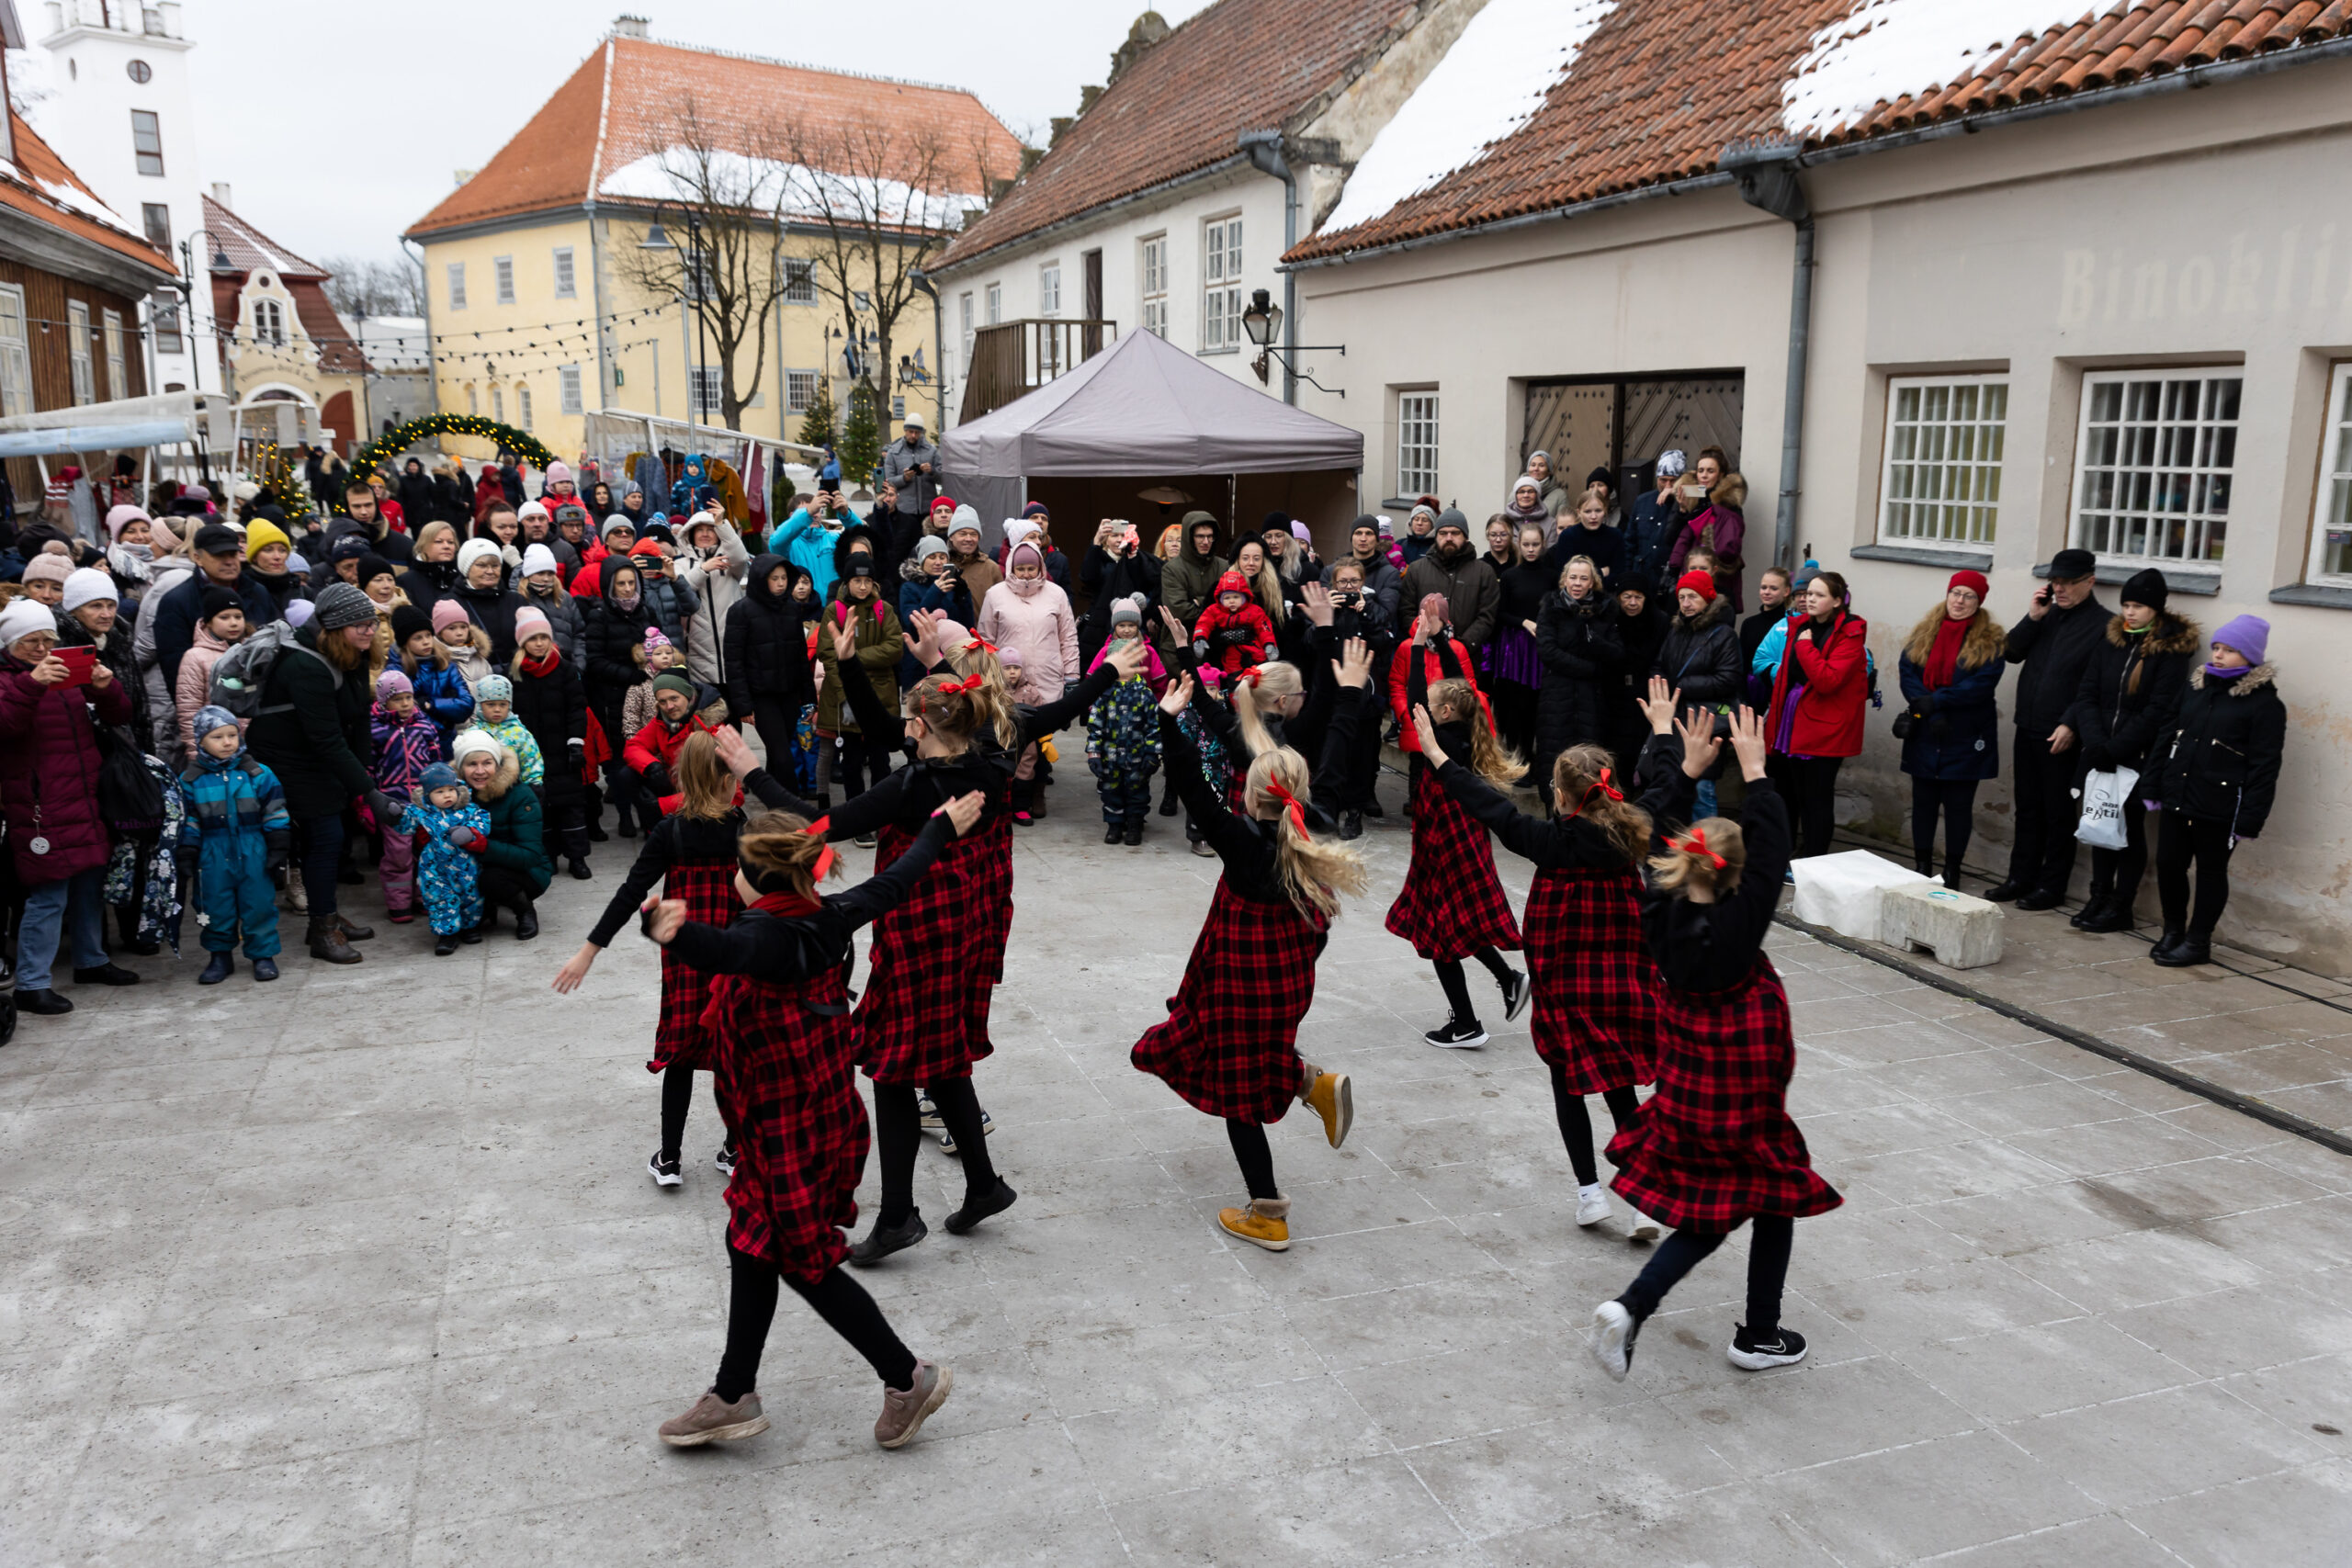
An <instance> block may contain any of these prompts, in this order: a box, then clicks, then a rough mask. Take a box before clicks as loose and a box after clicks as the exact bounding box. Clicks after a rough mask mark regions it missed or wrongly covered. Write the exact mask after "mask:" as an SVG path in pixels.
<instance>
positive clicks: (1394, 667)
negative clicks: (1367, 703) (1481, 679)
mask: <svg viewBox="0 0 2352 1568" xmlns="http://www.w3.org/2000/svg"><path fill="white" fill-rule="evenodd" d="M1446 640H1448V641H1449V642H1452V643H1453V663H1454V667H1455V668H1456V669H1458V670H1460V671H1462V679H1463V680H1464V681H1467V682H1470V689H1471V690H1472V691H1474V692H1476V691H1478V668H1477V666H1476V665H1475V664H1473V663H1471V662H1470V650H1469V649H1466V648H1464V647H1463V646H1462V642H1461V640H1460V639H1459V638H1455V637H1449V638H1447V639H1446ZM1412 658H1413V645H1412V644H1411V643H1409V642H1406V643H1400V644H1398V645H1397V657H1396V658H1394V659H1392V660H1389V661H1388V711H1389V712H1391V713H1393V714H1395V715H1396V716H1397V723H1398V724H1399V725H1400V726H1401V727H1402V733H1401V735H1400V736H1399V739H1398V742H1397V743H1398V744H1399V745H1401V746H1402V747H1403V748H1404V749H1405V750H1407V751H1408V752H1412V753H1416V754H1418V753H1419V750H1420V749H1421V738H1420V737H1419V735H1417V734H1415V733H1414V732H1413V698H1412V695H1411V692H1412V688H1411V686H1410V685H1409V684H1408V682H1409V681H1410V680H1411V676H1412V669H1413V665H1412ZM1421 660H1422V666H1421V668H1422V671H1423V672H1424V674H1425V676H1426V677H1427V680H1428V682H1429V684H1430V685H1432V686H1434V685H1436V684H1437V683H1438V682H1440V681H1442V680H1444V679H1445V678H1446V675H1445V666H1444V664H1443V663H1442V661H1441V660H1439V659H1438V656H1437V649H1435V648H1434V647H1431V646H1430V645H1428V644H1423V645H1422V647H1421ZM1478 705H1479V706H1480V707H1482V708H1485V709H1486V710H1487V722H1488V723H1490V724H1491V723H1492V722H1493V721H1494V709H1493V707H1492V706H1491V705H1489V704H1488V703H1487V694H1486V693H1484V692H1478ZM1463 760H1464V761H1468V759H1467V758H1464V759H1463Z"/></svg>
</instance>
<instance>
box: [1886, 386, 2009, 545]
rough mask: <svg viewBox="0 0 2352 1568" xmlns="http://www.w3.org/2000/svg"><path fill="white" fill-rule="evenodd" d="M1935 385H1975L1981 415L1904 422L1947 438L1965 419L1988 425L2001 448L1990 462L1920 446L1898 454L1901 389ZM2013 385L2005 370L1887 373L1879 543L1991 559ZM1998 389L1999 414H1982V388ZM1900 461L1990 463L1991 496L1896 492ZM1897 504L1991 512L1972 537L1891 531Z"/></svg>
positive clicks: (1943, 466) (1970, 424)
mask: <svg viewBox="0 0 2352 1568" xmlns="http://www.w3.org/2000/svg"><path fill="white" fill-rule="evenodd" d="M1935 389H1945V390H1947V391H1952V390H1957V389H1973V390H1975V391H1976V392H1977V393H1978V394H1979V398H1980V400H1979V403H1978V409H1979V413H1978V416H1977V417H1974V418H1972V419H1970V420H1967V421H1965V422H1962V421H1958V420H1955V419H1952V418H1949V417H1947V418H1944V419H1941V420H1939V421H1933V422H1930V421H1926V420H1911V421H1907V422H1903V423H1908V424H1910V425H1911V426H1913V427H1914V428H1916V429H1919V430H1928V429H1933V430H1937V431H1939V432H1940V433H1943V434H1945V435H1946V437H1947V441H1948V440H1949V433H1950V432H1951V431H1952V430H1954V429H1956V428H1961V427H1962V426H1963V424H1964V426H1965V427H1966V428H1968V429H1970V430H1972V431H1978V432H1981V431H1984V430H1986V429H1990V430H1992V431H1994V432H1996V437H1995V439H1996V442H1997V445H1998V447H1999V451H1998V453H1997V455H1996V456H1995V457H1993V458H1992V459H1991V460H1990V461H1989V462H1988V461H1986V460H1985V459H1983V458H1981V457H1972V458H1965V459H1962V458H1955V457H1950V456H1939V457H1921V456H1919V455H1918V454H1917V452H1916V451H1915V452H1914V454H1913V455H1911V456H1909V457H1902V456H1898V454H1897V449H1896V448H1897V442H1896V425H1897V423H1898V420H1897V413H1896V411H1897V409H1898V408H1899V407H1900V406H1901V403H1902V399H1903V394H1904V393H1905V392H1912V391H1917V392H1920V393H1923V394H1924V393H1927V392H1929V391H1932V390H1935ZM2011 390H2012V389H2011V387H2010V384H2009V373H2008V372H2007V371H2006V370H1986V371H1981V372H1980V371H1968V372H1950V373H1943V374H1929V375H1924V376H1890V377H1888V378H1886V417H1885V420H1884V421H1883V423H1882V425H1881V427H1880V432H1879V434H1880V441H1879V468H1878V513H1877V516H1876V518H1875V519H1874V521H1873V525H1872V526H1873V529H1874V532H1873V535H1872V540H1873V542H1874V543H1876V544H1878V545H1881V546H1886V547H1894V548H1897V549H1935V550H1966V551H1970V552H1972V553H1981V554H1983V555H1984V556H1985V558H1987V559H1990V558H1991V557H1992V554H1993V544H1994V541H1995V540H1996V538H1997V537H1999V533H2000V512H2001V498H2000V484H2001V471H2002V469H2003V468H2004V466H2005V465H2006V464H2007V460H2008V400H2009V393H2010V391H2011ZM1994 392H1997V393H1998V395H1999V401H2000V416H1999V418H1998V419H1987V418H1985V417H1984V416H1983V413H1982V410H1983V406H1984V402H1985V400H1986V399H1985V394H1987V393H1994ZM1944 450H1945V452H1946V453H1949V451H1950V446H1949V445H1947V446H1946V447H1945V448H1944ZM1898 463H1901V464H1907V465H1909V466H1911V467H1912V468H1917V469H1928V468H1933V469H1936V470H1939V472H1949V471H1950V470H1951V469H1953V468H1960V467H1968V468H1976V469H1989V470H1990V471H1991V474H1992V482H1993V497H1992V499H1991V500H1990V501H1989V502H1987V501H1983V500H1975V499H1971V500H1954V499H1952V498H1950V497H1946V496H1923V495H1920V494H1917V493H1916V492H1915V493H1911V494H1905V495H1900V496H1898V495H1896V494H1895V493H1894V491H1895V474H1894V470H1895V466H1896V465H1897V464H1898ZM1895 506H1910V507H1915V508H1918V507H1924V508H1926V509H1928V510H1929V511H1937V510H1941V509H1944V508H1949V507H1952V506H1959V507H1962V508H1963V509H1967V510H1973V511H1983V512H1985V513H1988V514H1989V522H1988V525H1987V528H1986V532H1985V537H1983V538H1981V539H1978V538H1969V537H1962V538H1948V537H1941V536H1934V535H1928V534H1920V533H1916V532H1915V533H1909V534H1895V533H1890V532H1889V531H1888V521H1887V515H1888V512H1889V510H1890V509H1891V508H1893V507H1895Z"/></svg>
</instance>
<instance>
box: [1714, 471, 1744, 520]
mask: <svg viewBox="0 0 2352 1568" xmlns="http://www.w3.org/2000/svg"><path fill="white" fill-rule="evenodd" d="M1707 503H1708V504H1709V505H1711V506H1727V507H1729V508H1731V509H1732V510H1733V511H1734V512H1738V511H1741V510H1743V509H1745V508H1746V507H1747V475H1745V474H1743V473H1741V472H1740V471H1739V470H1738V469H1737V468H1734V469H1732V470H1731V471H1730V472H1729V473H1726V474H1725V475H1724V477H1723V478H1721V479H1717V480H1716V481H1715V488H1714V489H1713V490H1711V491H1708V492H1707Z"/></svg>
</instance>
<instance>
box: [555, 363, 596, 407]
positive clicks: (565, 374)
mask: <svg viewBox="0 0 2352 1568" xmlns="http://www.w3.org/2000/svg"><path fill="white" fill-rule="evenodd" d="M555 377H556V406H557V407H558V408H559V409H560V410H561V411H562V412H565V413H585V412H588V406H587V403H586V402H585V401H584V400H583V394H582V390H581V386H580V367H579V366H578V365H559V366H557V367H555Z"/></svg>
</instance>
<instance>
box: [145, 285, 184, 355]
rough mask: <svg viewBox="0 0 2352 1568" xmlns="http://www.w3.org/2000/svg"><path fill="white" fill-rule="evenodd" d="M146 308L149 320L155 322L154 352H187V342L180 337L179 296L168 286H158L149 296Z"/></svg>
mask: <svg viewBox="0 0 2352 1568" xmlns="http://www.w3.org/2000/svg"><path fill="white" fill-rule="evenodd" d="M147 310H148V318H149V320H151V321H153V322H154V324H155V352H156V353H158V354H182V353H185V352H187V344H184V343H183V342H182V341H181V339H180V297H179V296H178V295H176V294H175V293H173V292H172V291H171V290H170V289H168V288H158V289H157V290H155V292H154V294H153V296H151V297H150V298H149V299H148V302H147Z"/></svg>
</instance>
